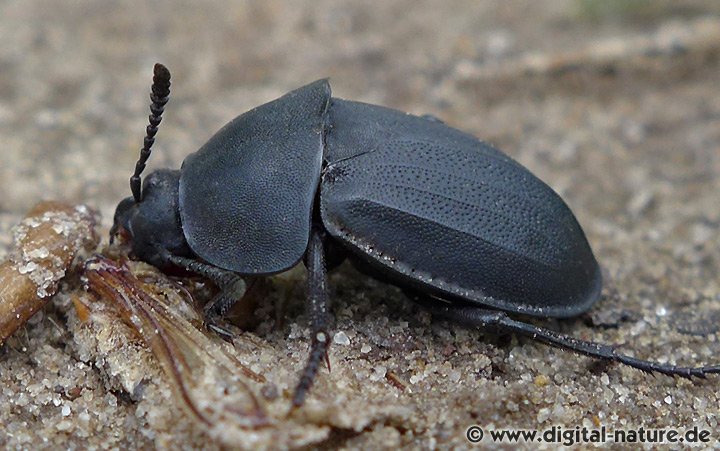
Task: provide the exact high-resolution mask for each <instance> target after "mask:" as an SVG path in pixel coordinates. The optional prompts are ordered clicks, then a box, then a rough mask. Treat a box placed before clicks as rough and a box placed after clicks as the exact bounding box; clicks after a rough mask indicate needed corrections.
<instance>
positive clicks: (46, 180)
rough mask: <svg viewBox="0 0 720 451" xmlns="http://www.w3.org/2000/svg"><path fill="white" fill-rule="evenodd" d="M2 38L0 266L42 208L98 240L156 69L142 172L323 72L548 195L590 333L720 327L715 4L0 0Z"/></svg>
mask: <svg viewBox="0 0 720 451" xmlns="http://www.w3.org/2000/svg"><path fill="white" fill-rule="evenodd" d="M0 43H1V44H0V146H1V148H0V193H1V195H0V254H2V253H3V252H4V251H5V250H6V249H7V246H8V245H9V243H10V238H11V235H10V228H11V226H12V225H13V224H15V223H17V221H19V219H20V218H21V217H22V215H23V214H24V212H25V211H27V210H28V209H29V208H30V207H31V206H32V205H33V204H35V203H36V202H37V201H39V200H41V199H48V198H51V199H60V200H65V201H69V202H82V203H87V204H90V205H92V206H94V207H96V208H98V209H99V210H100V211H101V212H102V214H103V224H104V226H105V227H106V228H105V229H104V230H103V233H105V232H106V230H107V227H109V225H110V223H111V221H112V213H113V211H114V208H115V205H116V204H117V202H118V201H119V200H120V199H121V198H123V197H126V196H128V195H129V193H130V191H129V186H128V178H129V176H130V175H131V172H132V169H133V167H134V163H135V160H136V159H137V155H138V151H139V149H140V147H141V145H142V139H143V136H144V128H145V126H146V120H147V114H148V103H149V100H148V93H149V88H150V82H151V74H152V65H153V63H155V62H163V63H164V64H166V65H167V66H168V67H169V68H170V70H171V71H172V74H173V85H172V95H171V99H170V102H169V104H168V106H167V108H166V114H165V117H164V121H163V124H162V126H161V127H160V132H159V134H158V139H157V142H156V146H155V148H154V153H153V155H152V158H151V159H150V164H149V170H152V169H153V168H159V167H174V168H176V167H179V165H180V164H181V162H182V160H183V158H184V157H185V155H187V154H188V153H190V152H194V151H195V150H196V149H197V148H198V147H199V146H200V145H202V144H203V143H204V142H205V141H206V140H207V139H208V138H209V137H210V136H211V135H212V134H213V133H214V132H215V131H217V129H218V128H219V127H221V126H222V125H223V124H225V123H226V122H227V121H229V120H230V119H232V118H233V117H235V116H236V115H238V114H239V113H241V112H244V111H246V110H247V109H249V108H251V107H254V106H256V105H259V104H261V103H264V102H266V101H269V100H272V99H274V98H275V97H277V96H280V95H282V94H283V93H285V92H287V91H289V90H292V89H294V88H296V87H299V86H301V85H303V84H305V83H308V82H310V81H313V80H315V79H318V78H322V77H330V81H331V84H332V88H333V94H334V95H335V96H337V97H342V98H348V99H354V100H361V101H365V102H371V103H378V104H382V105H386V106H390V107H393V108H396V109H400V110H406V111H409V112H412V113H416V114H426V113H428V114H432V115H435V116H437V117H439V118H441V119H442V120H444V121H445V122H447V123H448V124H449V125H451V126H454V127H457V128H460V129H463V130H466V131H468V132H471V133H473V134H475V135H477V136H479V137H481V138H482V139H484V140H486V141H489V142H491V143H493V144H495V145H497V146H498V147H500V148H501V149H503V150H504V151H505V152H507V153H508V154H509V155H511V156H512V157H513V158H515V159H517V160H519V161H520V162H521V163H522V164H524V165H525V166H527V167H528V168H529V169H530V170H531V171H533V172H534V173H535V174H537V175H538V176H539V177H540V178H541V179H543V180H544V181H546V182H547V183H548V184H549V185H550V186H552V187H553V188H554V189H555V190H556V191H558V192H559V193H560V194H561V195H562V196H563V197H564V198H565V200H566V201H567V202H568V204H569V205H570V206H571V208H572V209H573V211H574V212H575V213H576V215H577V217H578V219H579V221H580V223H581V224H582V225H583V227H584V229H585V231H586V233H587V235H588V237H589V240H590V242H591V244H592V246H593V248H594V250H595V253H596V256H597V257H598V260H599V261H600V263H601V265H602V266H603V270H604V271H605V274H606V280H607V283H606V289H605V292H604V298H603V300H602V301H601V303H600V305H599V307H598V308H596V309H595V310H594V312H593V313H592V314H591V315H590V319H589V320H587V319H586V322H588V323H589V324H591V325H595V326H598V325H604V326H607V327H617V326H618V324H622V321H623V318H625V319H627V318H635V319H636V320H637V319H638V318H641V319H643V320H645V321H647V322H650V323H651V324H653V327H658V328H663V329H662V330H670V331H675V332H677V331H678V330H679V331H682V329H681V328H678V327H675V326H673V325H674V324H680V323H682V321H690V323H692V324H696V323H697V322H698V321H699V320H700V319H705V320H706V321H705V323H707V324H706V325H708V327H709V329H703V330H707V331H710V332H714V331H715V330H716V328H717V326H716V325H717V324H720V313H719V310H720V302H719V301H720V287H719V283H720V281H719V280H718V277H717V274H718V273H720V240H719V239H718V230H719V229H720V208H718V193H720V88H719V87H720V2H717V1H714V0H689V1H671V0H657V1H651V0H626V1H622V0H606V1H603V0H556V1H532V2H531V1H504V2H492V1H475V0H471V1H429V0H425V1H418V0H403V1H386V2H372V3H370V2H350V1H329V0H327V1H326V0H312V1H305V0H303V1H294V2H282V1H275V0H262V1H238V2H228V1H204V2H193V1H153V2H147V1H135V0H124V1H114V2H110V1H102V2H100V1H67V2H45V1H40V0H22V1H19V0H18V1H12V0H2V1H0ZM338 302H340V305H341V306H342V305H343V304H342V302H343V301H342V299H341V300H339V301H338ZM708 319H709V320H708ZM631 324H634V323H631ZM38 327H39V326H38ZM628 327H629V326H628ZM646 332H647V331H646ZM647 333H648V335H651V336H652V335H654V334H656V333H658V331H657V330H652V331H650V332H647ZM668 333H669V332H668ZM606 338H608V339H609V340H611V341H612V340H613V339H615V338H617V337H615V336H614V335H612V334H611V335H608V336H607V337H606ZM648 340H650V339H648ZM683 343H685V342H683ZM642 344H643V345H644V346H647V347H648V348H647V349H648V353H652V352H653V350H654V351H655V354H654V355H658V351H659V353H660V354H662V353H663V348H664V347H665V346H667V344H662V343H660V344H657V343H654V342H651V341H647V340H646V341H643V342H642ZM653 346H655V347H653ZM673 346H674V345H673ZM708 346H709V345H708ZM703 349H704V350H703ZM717 351H718V349H717V346H716V345H715V348H714V351H713V350H712V349H711V348H709V347H706V348H702V347H701V348H700V351H698V352H699V357H698V358H701V359H702V358H705V357H707V356H709V355H715V356H716V355H718V352H717ZM703 356H705V357H703ZM569 359H572V357H569ZM0 365H2V363H0ZM498 390H501V389H500V388H498ZM688 390H690V389H689V388H688ZM0 391H1V390H0ZM693 393H694V395H693ZM693 393H691V394H689V395H687V396H688V399H690V400H692V399H693V396H696V397H698V396H702V397H703V398H705V397H709V396H714V394H711V391H710V390H709V389H708V390H706V391H704V392H702V394H701V393H700V392H697V393H696V392H693ZM686 394H687V393H686ZM597 402H598V403H600V404H599V405H600V407H598V409H602V402H603V401H602V400H599V401H597ZM710 402H711V403H712V402H715V405H714V406H715V408H716V407H717V401H712V400H711V401H710ZM691 406H692V401H690V402H689V404H687V406H686V407H687V408H688V409H690V408H691ZM678 409H680V407H679V406H678ZM643 414H644V415H650V414H651V413H650V412H649V411H645V412H643ZM628 415H630V414H628ZM678 415H681V416H682V414H678ZM687 415H688V418H689V415H690V410H688V411H687ZM468 421H470V420H468Z"/></svg>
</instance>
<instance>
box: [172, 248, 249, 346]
mask: <svg viewBox="0 0 720 451" xmlns="http://www.w3.org/2000/svg"><path fill="white" fill-rule="evenodd" d="M159 255H160V257H161V258H162V259H163V260H165V261H166V262H169V263H172V264H173V265H175V266H178V267H180V268H183V269H185V270H186V271H189V272H191V273H194V274H197V275H199V276H202V277H206V278H208V279H210V280H211V281H212V282H213V283H214V284H215V285H216V286H217V287H218V289H219V290H220V293H218V294H217V296H215V297H214V298H213V299H212V300H211V301H210V302H208V303H207V304H206V305H205V307H203V319H204V321H205V324H206V326H207V327H208V329H211V330H212V331H214V332H215V333H217V334H218V335H220V336H221V337H222V338H223V339H225V340H229V341H232V338H233V334H232V333H231V332H230V331H229V330H228V329H227V328H226V327H223V326H222V323H223V320H222V318H223V317H224V316H225V314H226V313H227V312H228V311H230V309H231V308H232V307H233V306H234V305H235V303H236V302H237V301H238V299H240V298H242V295H243V294H244V293H245V290H246V288H247V285H246V284H245V281H244V280H243V279H242V277H240V276H238V275H237V274H235V273H234V272H231V271H227V270H224V269H220V268H217V267H215V266H210V265H207V264H205V263H201V262H199V261H196V260H193V259H190V258H186V257H179V256H177V255H173V254H171V253H170V252H168V251H165V250H163V251H161V252H159Z"/></svg>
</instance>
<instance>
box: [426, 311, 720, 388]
mask: <svg viewBox="0 0 720 451" xmlns="http://www.w3.org/2000/svg"><path fill="white" fill-rule="evenodd" d="M415 300H416V301H418V302H419V303H421V304H422V305H423V306H424V307H426V308H427V309H428V310H430V312H431V313H432V314H433V315H438V316H441V317H444V318H446V319H449V320H452V321H457V322H459V323H464V324H466V325H468V326H475V327H496V328H498V329H502V330H504V331H507V332H514V333H517V334H521V335H525V336H527V337H530V338H532V339H534V340H540V341H542V342H543V343H545V344H548V345H551V346H555V347H558V348H561V349H567V350H570V351H574V352H577V353H579V354H584V355H587V356H590V357H595V358H599V359H603V360H609V361H614V362H620V363H623V364H625V365H628V366H631V367H633V368H637V369H639V370H641V371H645V372H647V373H661V374H666V375H669V376H680V377H684V378H687V379H690V378H692V377H698V378H705V376H706V375H708V374H712V373H720V366H718V365H715V366H703V367H679V366H674V365H667V364H662V363H658V362H650V361H648V360H642V359H637V358H635V357H630V356H628V355H625V354H620V353H618V352H617V351H616V350H615V346H610V345H605V344H601V343H594V342H591V341H585V340H579V339H577V338H573V337H570V336H567V335H563V334H560V333H557V332H555V331H552V330H550V329H545V328H543V327H538V326H535V325H532V324H529V323H524V322H522V321H516V320H514V319H512V318H510V317H509V316H508V315H507V314H506V313H505V312H502V311H499V310H488V309H483V308H478V307H472V306H466V305H453V304H447V303H444V302H442V301H439V300H434V299H432V298H422V297H415Z"/></svg>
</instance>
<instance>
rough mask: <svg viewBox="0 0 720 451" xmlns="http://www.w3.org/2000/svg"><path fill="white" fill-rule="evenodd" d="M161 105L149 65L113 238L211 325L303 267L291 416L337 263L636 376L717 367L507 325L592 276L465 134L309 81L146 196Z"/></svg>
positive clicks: (579, 249)
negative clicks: (254, 290) (190, 283)
mask: <svg viewBox="0 0 720 451" xmlns="http://www.w3.org/2000/svg"><path fill="white" fill-rule="evenodd" d="M169 95H170V72H169V71H168V69H167V68H166V67H165V66H163V65H161V64H156V65H155V68H154V77H153V85H152V93H151V95H150V98H151V106H150V109H151V114H150V117H149V120H150V125H149V126H148V127H147V135H146V137H145V141H144V146H143V148H142V150H141V152H140V158H139V160H138V162H137V164H136V167H135V172H134V174H133V176H132V177H131V179H130V186H131V190H132V194H133V195H132V197H128V198H126V199H124V200H123V201H121V202H120V203H119V205H118V207H117V210H116V212H115V217H114V225H113V228H112V229H111V232H110V234H111V237H114V236H115V235H116V234H117V233H120V232H123V233H124V234H125V235H126V236H128V238H129V239H130V240H131V245H132V252H133V254H134V255H135V256H136V257H137V258H139V259H141V260H144V261H146V262H148V263H150V264H153V265H155V266H157V267H159V268H160V269H169V268H171V267H180V268H184V269H185V270H187V271H190V272H193V273H197V274H199V275H202V276H205V277H207V278H209V279H210V280H212V281H213V282H214V283H215V284H216V285H218V287H219V288H220V290H221V292H220V294H219V295H218V296H217V297H216V298H215V299H214V300H213V301H211V302H210V303H209V304H208V305H207V306H206V308H205V311H204V314H205V319H206V322H207V324H208V325H209V326H210V327H213V326H214V325H216V323H217V322H218V321H219V319H220V318H221V317H222V316H223V315H224V314H225V313H226V312H227V311H228V309H229V308H230V307H231V306H232V305H233V303H234V302H235V301H236V297H237V296H236V293H237V291H238V290H239V289H240V288H242V287H243V283H244V282H243V279H242V277H241V276H267V275H272V274H276V273H279V272H283V271H286V270H288V269H290V268H292V267H293V266H295V265H296V264H297V263H299V262H300V260H303V261H304V263H305V266H306V267H307V272H308V308H309V316H310V321H311V328H312V343H311V347H310V356H309V359H308V362H307V364H306V366H305V369H304V370H303V373H302V375H301V377H300V381H299V383H298V385H297V388H296V390H295V393H294V396H293V401H292V402H293V406H299V405H301V404H302V403H303V401H304V399H305V396H306V394H307V391H308V390H309V389H310V387H311V386H312V383H313V380H314V378H315V375H316V373H317V370H318V367H319V365H320V362H321V361H322V359H323V356H326V352H327V348H328V345H329V340H330V334H329V331H328V312H327V301H328V295H327V270H328V268H332V267H334V266H336V265H337V264H339V262H340V261H342V259H343V258H345V257H349V259H350V260H351V261H352V262H353V263H354V264H355V265H356V266H357V267H358V268H359V269H360V270H361V271H363V272H365V273H367V274H369V275H371V276H374V277H377V278H380V279H382V280H385V281H388V282H390V283H393V284H395V285H397V286H399V287H400V288H402V289H403V290H404V291H405V292H406V293H407V294H408V295H409V296H410V297H411V298H412V299H414V300H415V301H417V302H419V303H421V304H422V305H423V306H425V307H426V308H427V309H429V310H430V311H431V312H432V313H433V314H434V315H439V316H441V317H444V318H447V319H451V320H455V321H459V322H463V323H465V324H468V325H472V326H481V327H489V326H493V327H497V328H498V329H501V330H504V331H508V332H515V333H519V334H523V335H527V336H530V337H532V338H534V339H538V340H540V341H542V342H545V343H547V344H550V345H553V346H557V347H561V348H565V349H569V350H572V351H575V352H578V353H581V354H585V355H588V356H592V357H596V358H600V359H605V360H611V361H617V362H621V363H624V364H626V365H630V366H632V367H635V368H638V369H640V370H643V371H647V372H659V373H664V374H668V375H678V376H682V377H687V378H690V377H693V376H695V377H704V376H705V375H706V374H708V373H718V372H720V366H706V367H696V368H686V367H676V366H672V365H666V364H660V363H654V362H650V361H645V360H640V359H635V358H633V357H630V356H627V355H623V354H619V353H617V352H616V351H615V349H614V348H613V347H612V346H608V345H602V344H597V343H592V342H586V341H581V340H577V339H575V338H572V337H569V336H564V335H561V334H558V333H556V332H553V331H551V330H548V329H545V328H541V327H538V326H535V325H532V324H529V323H525V322H522V321H519V320H515V319H513V318H511V317H510V316H508V314H507V313H508V312H509V313H520V314H525V315H531V316H540V317H552V318H565V317H571V316H576V315H579V314H580V313H582V312H585V311H586V310H588V309H589V308H590V306H592V305H593V303H595V301H597V300H598V298H599V297H600V291H601V287H602V277H601V272H600V267H599V265H598V263H597V261H596V260H595V257H594V255H593V252H592V250H591V248H590V245H589V244H588V241H587V239H586V237H585V234H584V232H583V230H582V228H581V227H580V225H579V224H578V222H577V220H576V219H575V216H574V215H573V213H572V212H571V211H570V209H569V208H568V206H567V205H566V204H565V202H564V201H563V200H562V199H561V198H560V196H558V195H557V194H556V193H555V192H554V191H553V190H552V189H551V188H550V187H549V186H548V185H546V184H545V183H543V182H542V181H541V180H539V179H538V178H537V177H535V176H534V175H533V174H531V173H530V172H529V171H528V170H527V169H525V168H524V167H523V166H521V165H520V164H519V163H517V162H515V161H514V160H512V159H511V158H510V157H508V156H507V155H505V154H504V153H502V152H501V151H499V150H498V149H495V148H494V147H492V146H490V145H488V144H486V143H484V142H482V141H480V140H478V139H477V138H475V137H474V136H471V135H469V134H466V133H463V132H461V131H459V130H456V129H454V128H451V127H449V126H447V125H445V124H444V123H443V122H441V121H439V120H437V119H434V118H432V117H424V116H423V117H420V116H413V115H410V114H407V113H403V112H400V111H396V110H392V109H389V108H384V107H381V106H376V105H369V104H365V103H359V102H353V101H348V100H342V99H338V98H335V97H332V96H331V92H330V85H329V83H328V81H327V80H318V81H316V82H314V83H311V84H309V85H306V86H303V87H301V88H299V89H297V90H295V91H292V92H290V93H288V94H286V95H284V96H282V97H280V98H278V99H277V100H274V101H272V102H269V103H266V104H264V105H261V106H259V107H257V108H254V109H252V110H250V111H248V112H247V113H245V114H242V115H240V116H238V117H237V118H235V119H234V120H232V121H231V122H230V123H228V124H227V125H225V126H224V127H223V128H222V129H221V130H220V131H218V132H217V133H216V134H215V135H214V136H213V137H212V138H210V140H209V141H208V142H207V143H206V144H205V145H204V146H202V147H201V148H200V150H198V151H197V152H195V153H193V154H190V155H189V156H188V157H187V158H185V161H184V162H183V164H182V167H181V168H180V169H179V170H168V169H163V170H158V171H155V172H153V173H151V174H150V175H148V176H147V178H146V179H145V181H144V182H143V183H142V190H141V179H140V175H141V173H142V171H143V170H144V168H145V163H146V162H147V159H148V158H149V156H150V150H151V147H152V145H153V142H154V139H155V135H156V133H157V130H158V125H159V124H160V121H161V118H162V113H163V110H164V107H165V104H166V103H167V101H168V98H169ZM214 329H215V330H216V331H218V332H220V333H222V328H220V327H214Z"/></svg>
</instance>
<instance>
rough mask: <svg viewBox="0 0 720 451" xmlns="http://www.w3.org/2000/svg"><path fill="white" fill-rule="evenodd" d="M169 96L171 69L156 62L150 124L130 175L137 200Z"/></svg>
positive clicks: (138, 199)
mask: <svg viewBox="0 0 720 451" xmlns="http://www.w3.org/2000/svg"><path fill="white" fill-rule="evenodd" d="M169 98H170V71H169V70H168V68H167V67H165V66H163V65H162V64H160V63H156V64H155V67H154V68H153V83H152V88H151V92H150V101H151V103H150V116H148V119H149V121H150V124H149V125H148V126H147V128H146V129H145V131H146V134H145V140H144V141H143V148H142V149H140V158H138V161H137V163H135V173H134V174H133V175H132V177H130V190H131V191H132V194H133V197H134V198H135V202H140V201H141V200H142V196H141V194H140V186H141V179H140V174H142V172H143V170H145V163H147V160H148V158H150V152H151V148H152V145H153V143H155V135H156V134H157V131H158V125H160V122H161V121H162V114H163V111H164V110H165V104H166V103H167V102H168V99H169Z"/></svg>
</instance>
